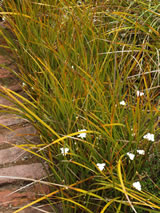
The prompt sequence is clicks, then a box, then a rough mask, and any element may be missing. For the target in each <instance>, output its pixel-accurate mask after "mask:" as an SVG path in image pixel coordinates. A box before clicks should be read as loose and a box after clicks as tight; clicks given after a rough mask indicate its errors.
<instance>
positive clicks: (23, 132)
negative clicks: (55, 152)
mask: <svg viewBox="0 0 160 213" xmlns="http://www.w3.org/2000/svg"><path fill="white" fill-rule="evenodd" d="M0 64H3V65H5V66H7V67H9V68H11V69H15V65H14V64H12V63H11V61H10V60H9V58H6V57H4V56H3V55H2V52H0ZM1 86H3V87H7V88H10V89H12V90H14V91H16V92H18V93H21V94H23V92H22V88H21V85H20V83H19V81H18V80H17V79H16V78H15V76H13V74H12V73H11V72H9V71H8V70H7V69H4V68H3V67H2V68H0V87H1ZM0 104H4V105H7V106H12V105H13V103H11V102H9V101H8V100H6V99H5V98H4V97H2V96H1V93H0ZM4 126H6V127H9V128H11V129H12V130H13V131H11V130H9V129H7V128H6V127H4ZM26 139H28V140H30V141H34V140H35V141H37V140H38V137H37V134H36V130H35V128H34V127H33V126H31V125H30V124H29V123H28V122H27V121H26V120H25V119H22V118H20V117H18V116H16V115H13V114H7V113H5V112H4V108H3V107H1V106H0V213H2V212H4V213H10V212H14V211H15V210H16V209H19V208H20V207H22V206H24V205H25V204H27V203H29V202H31V201H33V200H35V199H36V198H38V197H39V196H42V195H44V194H46V193H49V188H48V187H47V186H44V185H40V184H38V183H36V184H35V183H33V182H31V181H30V180H27V179H35V180H39V179H42V178H43V177H45V176H46V172H45V169H44V167H43V166H42V164H41V162H39V160H38V159H36V158H35V157H33V156H32V155H30V154H29V153H28V152H26V151H24V150H22V149H20V148H18V147H15V146H14V145H16V144H23V143H26ZM25 179H26V180H25ZM40 205H41V206H42V204H39V205H38V206H34V207H31V208H27V209H25V210H23V211H21V212H22V213H38V212H54V211H53V210H49V207H46V206H43V207H40ZM40 209H41V210H40Z"/></svg>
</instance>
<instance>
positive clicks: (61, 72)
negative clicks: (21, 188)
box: [1, 0, 160, 213]
mask: <svg viewBox="0 0 160 213" xmlns="http://www.w3.org/2000/svg"><path fill="white" fill-rule="evenodd" d="M4 8H5V9H4V10H2V11H1V14H2V15H3V16H5V22H6V25H7V30H5V29H1V35H2V36H3V37H4V38H5V40H6V42H7V46H6V48H8V46H9V47H10V50H11V51H12V54H13V56H14V60H15V62H16V64H17V67H18V70H19V71H18V73H17V75H18V77H19V78H20V80H21V82H22V86H23V89H24V91H25V92H26V93H27V94H28V97H29V98H28V99H26V98H24V97H22V96H20V95H19V94H16V93H15V92H13V91H11V90H9V89H6V88H3V89H2V90H1V92H2V93H3V95H6V96H7V97H8V98H9V99H10V100H11V101H12V102H13V103H15V104H16V106H17V107H13V108H12V111H13V112H15V113H18V114H20V115H21V116H22V117H25V118H26V119H28V120H29V121H30V122H31V123H32V124H33V125H34V126H35V128H36V129H37V131H38V133H39V136H40V140H41V142H40V143H39V144H27V146H28V149H27V150H28V151H29V152H32V153H33V154H35V155H37V156H38V157H39V158H42V159H43V160H45V161H46V162H47V163H48V165H49V167H50V175H49V177H48V180H49V182H50V185H51V193H50V194H48V195H46V196H44V197H41V198H40V199H37V200H36V201H34V202H32V203H30V204H29V205H33V204H35V203H37V202H40V201H44V200H46V201H48V202H49V204H50V205H51V206H53V208H56V204H57V203H59V202H60V203H61V205H62V208H63V212H66V213H67V212H68V213H71V212H76V213H77V212H101V213H103V212H109V213H110V212H111V213H112V212H117V213H118V212H119V213H120V212H138V213H139V212H159V210H160V199H159V189H160V182H159V180H158V178H157V176H159V171H160V168H159V170H158V165H159V163H160V161H159V159H158V156H160V143H159V132H160V128H159V120H158V117H159V109H160V106H159V97H160V93H159V88H160V84H159V82H160V75H159V66H160V58H159V49H160V36H159V23H160V17H159V11H160V4H159V2H158V0H153V1H147V0H144V1H139V0H138V1H123V0H122V1H118V0H115V1H110V0H108V1H105V0H104V1H73V0H72V1H68V0H61V1H58V0H57V1H56V0H55V1H53V0H45V1H44V0H41V1H38V0H34V1H31V0H28V1H19V0H17V1H13V0H7V1H5V2H4ZM19 99H21V100H22V101H20V100H19ZM20 147H21V148H22V149H25V147H26V144H25V145H24V146H22V145H21V146H20ZM35 147H36V149H37V150H36V151H35ZM32 148H34V150H32ZM155 159H156V160H155ZM151 162H154V163H151ZM153 164H154V165H153ZM155 165H156V166H157V167H156V166H155ZM151 168H152V169H151ZM155 173H156V175H155ZM29 205H27V206H29ZM27 206H25V207H23V208H21V209H19V210H17V211H15V212H19V211H21V210H22V209H24V208H26V207H27Z"/></svg>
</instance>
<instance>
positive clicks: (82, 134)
mask: <svg viewBox="0 0 160 213" xmlns="http://www.w3.org/2000/svg"><path fill="white" fill-rule="evenodd" d="M83 131H87V130H86V129H81V130H78V132H83ZM77 137H78V138H82V139H83V138H86V133H85V132H84V133H81V134H79V135H78V136H77Z"/></svg>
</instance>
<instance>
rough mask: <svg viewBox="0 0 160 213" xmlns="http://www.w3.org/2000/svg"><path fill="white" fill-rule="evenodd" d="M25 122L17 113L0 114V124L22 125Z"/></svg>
mask: <svg viewBox="0 0 160 213" xmlns="http://www.w3.org/2000/svg"><path fill="white" fill-rule="evenodd" d="M26 122H27V120H26V119H23V118H20V117H18V116H17V115H13V114H12V115H10V114H7V115H1V116H0V124H2V125H4V126H7V127H10V126H13V125H17V124H18V125H22V124H23V123H26ZM0 128H1V127H0Z"/></svg>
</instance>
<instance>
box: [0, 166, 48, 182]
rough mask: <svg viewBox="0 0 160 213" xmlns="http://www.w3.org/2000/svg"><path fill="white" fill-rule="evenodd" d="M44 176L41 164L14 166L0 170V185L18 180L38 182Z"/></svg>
mask: <svg viewBox="0 0 160 213" xmlns="http://www.w3.org/2000/svg"><path fill="white" fill-rule="evenodd" d="M44 176H46V172H45V170H44V168H43V166H42V164H41V163H32V164H26V165H15V166H11V167H7V168H1V169H0V184H6V183H13V182H15V181H19V180H24V181H25V180H26V181H27V179H34V180H38V179H41V178H43V177H44ZM16 177H17V179H16Z"/></svg>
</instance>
